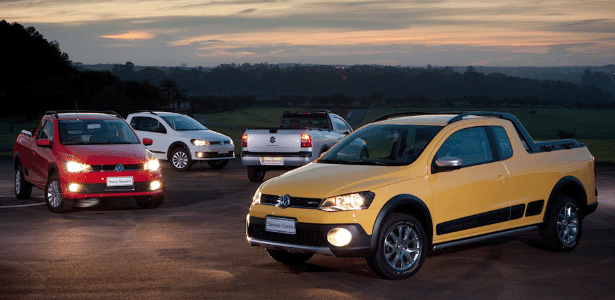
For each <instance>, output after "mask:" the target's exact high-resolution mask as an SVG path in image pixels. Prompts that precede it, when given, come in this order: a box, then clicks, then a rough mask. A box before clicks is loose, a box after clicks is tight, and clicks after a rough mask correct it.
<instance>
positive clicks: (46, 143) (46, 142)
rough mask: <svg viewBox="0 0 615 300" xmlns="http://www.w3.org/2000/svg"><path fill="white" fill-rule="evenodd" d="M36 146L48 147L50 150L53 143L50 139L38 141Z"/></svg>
mask: <svg viewBox="0 0 615 300" xmlns="http://www.w3.org/2000/svg"><path fill="white" fill-rule="evenodd" d="M36 145H37V146H39V147H47V148H50V147H51V141H50V140H48V139H40V140H36Z"/></svg>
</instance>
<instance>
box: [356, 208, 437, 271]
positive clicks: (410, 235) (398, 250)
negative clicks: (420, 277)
mask: <svg viewBox="0 0 615 300" xmlns="http://www.w3.org/2000/svg"><path fill="white" fill-rule="evenodd" d="M425 245H426V235H425V230H424V229H423V225H422V224H421V223H420V222H419V221H418V220H417V219H416V218H414V217H413V216H411V215H408V214H404V213H394V214H392V215H390V216H389V217H388V218H387V219H386V221H385V222H384V224H383V226H382V231H381V232H380V234H379V240H378V249H377V250H376V254H375V255H374V256H373V257H369V258H367V263H368V264H369V266H370V268H371V269H372V270H373V271H374V272H375V273H376V274H378V275H379V276H380V277H383V278H388V279H405V278H408V277H411V276H412V275H414V274H415V273H416V272H418V270H419V269H420V268H421V266H422V265H423V261H424V260H425Z"/></svg>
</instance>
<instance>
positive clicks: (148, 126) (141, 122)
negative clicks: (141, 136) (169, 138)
mask: <svg viewBox="0 0 615 300" xmlns="http://www.w3.org/2000/svg"><path fill="white" fill-rule="evenodd" d="M130 126H132V128H134V129H135V130H140V131H149V132H166V129H165V128H164V126H163V125H162V124H161V123H160V122H158V120H156V119H154V118H150V117H134V118H132V120H130Z"/></svg>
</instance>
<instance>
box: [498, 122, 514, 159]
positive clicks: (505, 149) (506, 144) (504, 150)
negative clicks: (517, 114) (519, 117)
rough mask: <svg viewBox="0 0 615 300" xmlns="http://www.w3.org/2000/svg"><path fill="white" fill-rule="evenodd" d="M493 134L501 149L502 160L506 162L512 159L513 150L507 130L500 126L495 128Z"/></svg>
mask: <svg viewBox="0 0 615 300" xmlns="http://www.w3.org/2000/svg"><path fill="white" fill-rule="evenodd" d="M493 134H494V135H495V140H496V142H497V143H498V148H500V156H501V157H500V159H502V160H504V159H508V158H510V157H511V156H512V155H513V150H512V146H511V145H510V139H508V134H507V133H506V129H504V128H502V127H499V126H497V127H493Z"/></svg>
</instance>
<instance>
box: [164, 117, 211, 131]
mask: <svg viewBox="0 0 615 300" xmlns="http://www.w3.org/2000/svg"><path fill="white" fill-rule="evenodd" d="M160 117H161V118H162V119H163V120H164V121H165V122H167V124H169V126H170V127H171V128H173V129H175V130H177V131H192V130H207V127H205V126H203V124H201V123H199V122H198V121H197V120H195V119H193V118H190V117H188V116H184V115H170V116H160Z"/></svg>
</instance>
